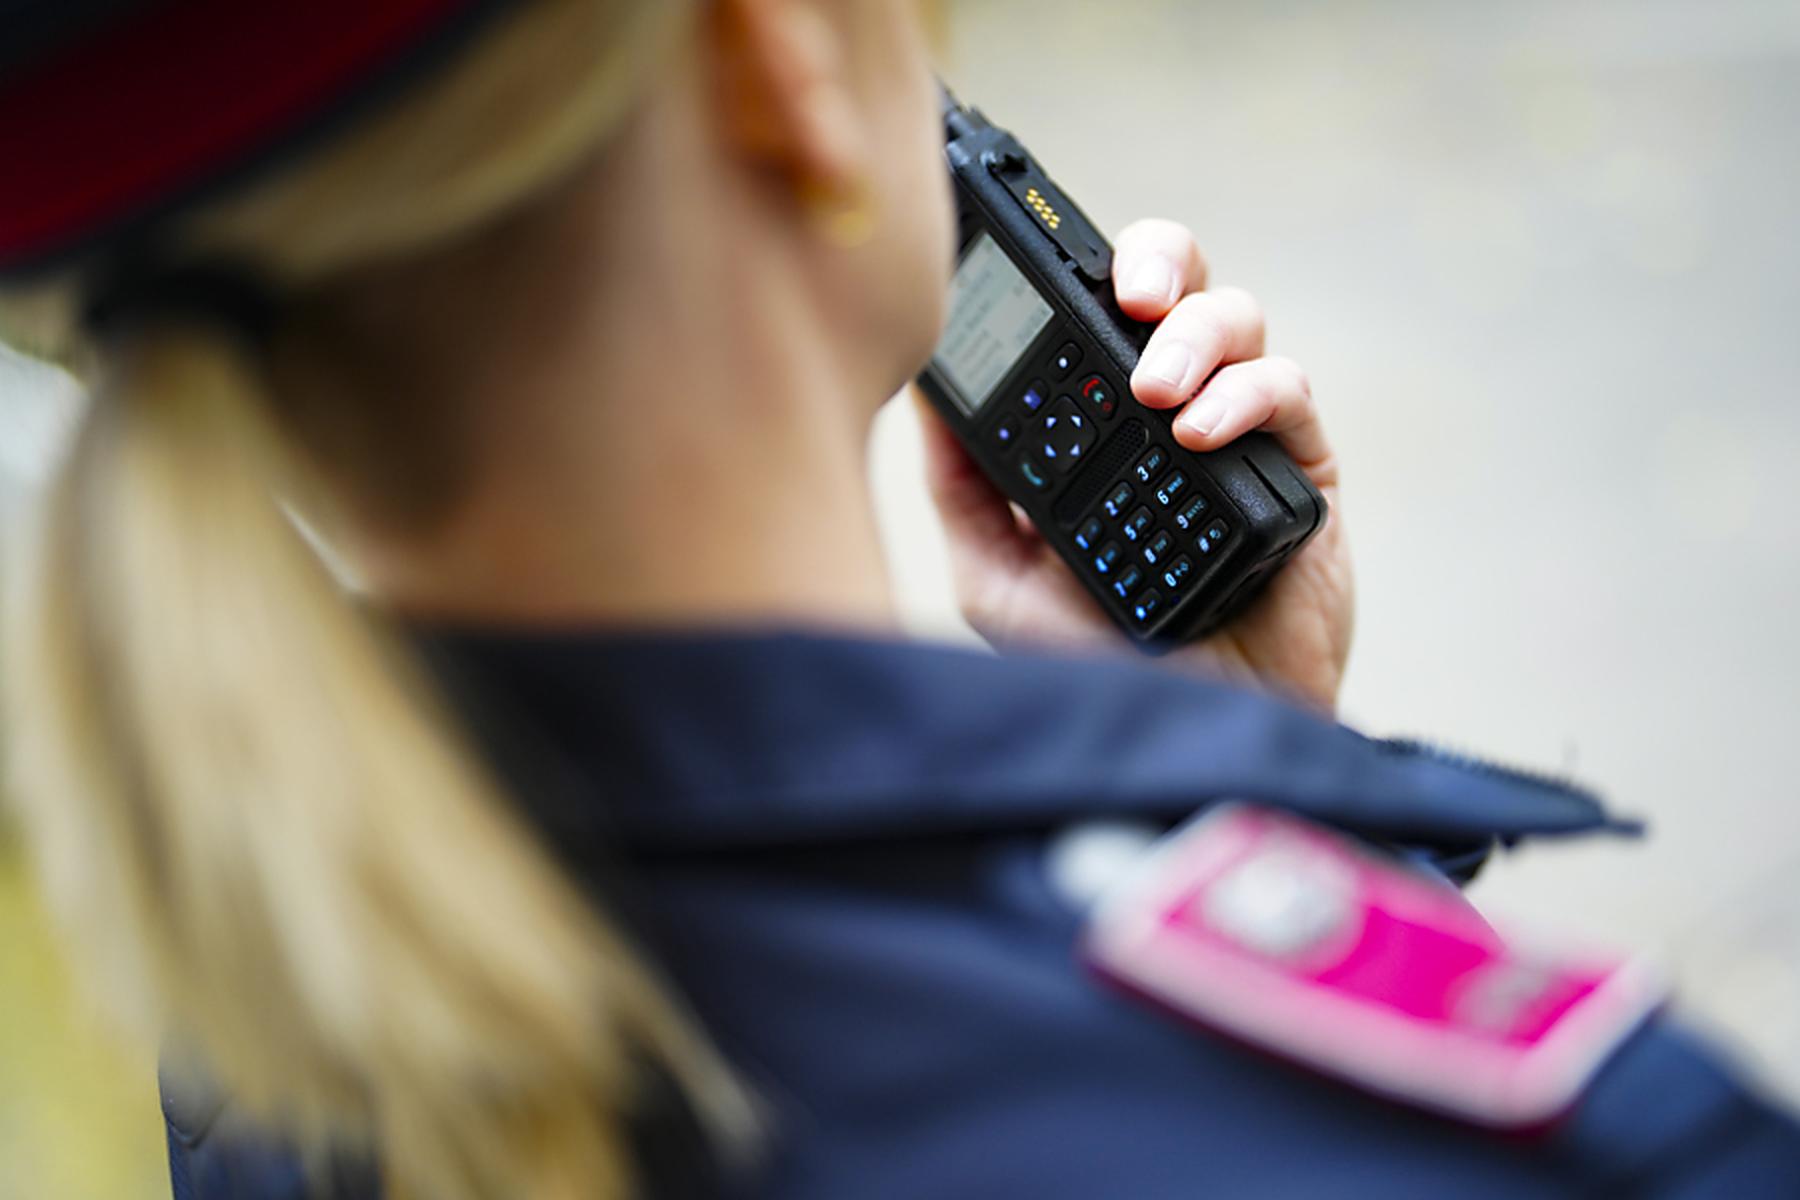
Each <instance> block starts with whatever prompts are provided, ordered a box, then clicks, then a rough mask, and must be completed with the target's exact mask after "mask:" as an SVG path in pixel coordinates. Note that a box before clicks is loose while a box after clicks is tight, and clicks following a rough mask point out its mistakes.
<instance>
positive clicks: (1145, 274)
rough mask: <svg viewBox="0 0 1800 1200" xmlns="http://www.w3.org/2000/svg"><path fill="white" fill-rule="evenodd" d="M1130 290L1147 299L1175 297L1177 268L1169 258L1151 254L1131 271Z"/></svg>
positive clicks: (1163, 299)
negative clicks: (1171, 263)
mask: <svg viewBox="0 0 1800 1200" xmlns="http://www.w3.org/2000/svg"><path fill="white" fill-rule="evenodd" d="M1130 291H1131V292H1132V294H1133V295H1137V296H1142V297H1144V298H1145V299H1146V300H1161V301H1163V302H1164V303H1167V302H1169V301H1171V300H1173V299H1175V268H1174V267H1173V266H1171V265H1170V263H1169V260H1168V259H1166V258H1161V257H1158V256H1156V255H1151V256H1150V257H1149V258H1146V259H1145V260H1144V261H1143V262H1141V263H1139V264H1138V266H1137V270H1135V271H1133V272H1132V273H1131V283H1130Z"/></svg>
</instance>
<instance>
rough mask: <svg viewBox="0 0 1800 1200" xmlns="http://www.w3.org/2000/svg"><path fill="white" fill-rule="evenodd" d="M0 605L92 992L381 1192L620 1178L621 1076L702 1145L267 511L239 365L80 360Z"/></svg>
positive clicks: (259, 409)
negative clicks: (380, 1175)
mask: <svg viewBox="0 0 1800 1200" xmlns="http://www.w3.org/2000/svg"><path fill="white" fill-rule="evenodd" d="M108 362H109V367H108V371H107V374H106V375H105V376H104V377H102V378H101V379H100V380H99V381H98V387H97V389H96V394H95V395H94V396H93V398H92V402H91V403H90V404H89V406H88V410H87V412H86V414H85V417H84V419H83V423H82V425H81V427H80V429H79V431H78V433H77V436H76V439H75V442H74V445H73V447H72V449H71V452H70V455H69V457H68V459H67V461H66V462H65V463H64V465H63V469H62V471H61V473H60V475H59V477H58V478H57V480H56V482H55V485H54V487H53V489H52V492H51V494H50V496H49V497H48V498H47V503H46V508H45V512H44V514H43V517H44V519H43V523H42V528H41V530H40V536H39V538H38V541H37V543H36V545H35V546H34V548H33V550H34V554H33V566H32V567H31V569H30V570H29V571H28V572H27V573H26V576H25V578H23V579H22V580H21V581H19V582H21V583H22V585H23V586H22V587H21V589H20V591H19V594H18V595H17V597H16V600H17V603H16V604H14V605H12V606H11V610H10V611H9V614H8V616H9V620H8V626H7V629H6V645H5V653H4V656H3V657H4V661H5V662H6V663H7V670H8V674H9V676H10V680H9V683H10V685H11V686H10V695H9V697H8V701H9V703H8V706H7V708H6V711H5V724H6V732H7V734H8V738H7V741H8V743H9V752H10V757H11V758H12V759H13V764H12V765H13V766H14V767H15V769H16V771H17V779H16V781H15V782H16V783H17V787H16V788H15V789H14V790H15V791H16V793H17V795H18V797H19V798H20V800H21V802H22V807H23V812H22V816H23V817H24V819H25V823H26V827H27V831H28V832H29V833H30V834H31V836H32V838H33V841H34V843H35V845H36V847H37V849H38V852H39V857H40V865H41V869H42V872H43V875H44V880H45V884H46V886H47V888H48V889H49V891H50V894H51V897H52V900H53V902H54V903H55V904H56V905H57V907H58V908H59V910H60V912H61V914H62V916H63V918H64V920H65V922H66V923H67V924H68V925H69V926H70V927H71V930H72V932H73V934H74V935H75V937H74V942H75V944H76V946H77V947H78V948H79V949H80V950H82V951H85V952H86V953H87V955H88V959H89V963H88V965H89V966H90V968H92V969H93V970H94V971H95V972H97V979H98V981H99V983H100V985H101V987H102V989H103V990H104V994H105V995H108V996H110V997H114V998H121V997H122V998H126V999H127V1000H128V1001H140V1000H141V1001H143V1002H142V1003H133V1004H131V1005H130V1007H131V1008H133V1009H135V1011H136V1013H138V1014H142V1015H147V1016H149V1017H150V1018H151V1019H152V1020H153V1021H155V1022H156V1028H158V1029H161V1028H172V1029H174V1030H175V1031H177V1033H178V1034H179V1035H180V1036H181V1037H182V1038H183V1040H184V1041H185V1042H186V1044H188V1045H189V1046H191V1047H192V1049H193V1050H194V1052H195V1053H196V1054H197V1055H198V1056H199V1058H200V1059H201V1060H202V1062H203V1063H204V1065H205V1066H206V1068H207V1069H208V1070H209V1071H210V1072H211V1073H213V1074H214V1075H215V1076H216V1077H217V1078H218V1079H219V1081H220V1082H221V1083H222V1084H223V1085H224V1086H225V1087H226V1088H227V1089H228V1090H229V1091H230V1092H231V1093H232V1095H233V1096H234V1099H235V1100H236V1101H237V1102H238V1103H240V1104H241V1105H243V1106H244V1107H245V1108H246V1109H247V1111H248V1112H250V1113H251V1114H253V1115H254V1116H256V1117H258V1118H260V1119H263V1120H265V1121H268V1122H271V1123H272V1124H273V1125H274V1127H276V1128H278V1129H280V1130H282V1131H284V1132H288V1133H291V1134H292V1135H293V1136H294V1137H295V1138H296V1140H297V1141H298V1143H299V1144H300V1145H301V1146H303V1147H307V1148H315V1149H316V1148H319V1147H323V1146H324V1145H326V1144H327V1143H328V1142H329V1143H331V1144H332V1145H334V1146H338V1147H343V1146H345V1145H346V1144H348V1145H351V1146H352V1147H354V1145H355V1143H356V1142H358V1141H362V1140H364V1139H367V1140H369V1141H372V1142H373V1143H374V1144H375V1147H378V1149H379V1152H380V1155H381V1158H382V1161H383V1164H384V1168H385V1170H386V1172H387V1175H388V1185H389V1189H390V1192H391V1193H392V1194H394V1195H428V1196H431V1197H434V1198H440V1197H441V1198H442V1200H474V1198H476V1197H501V1196H507V1197H514V1196H516V1197H526V1198H529V1200H563V1198H567V1200H575V1198H577V1197H581V1198H582V1200H589V1198H592V1197H610V1196H619V1195H623V1194H625V1193H626V1192H627V1191H628V1190H629V1188H630V1186H631V1180H630V1174H631V1172H630V1165H629V1160H628V1154H627V1143H626V1129H625V1126H626V1123H627V1121H628V1119H629V1114H630V1110H631V1105H632V1085H633V1080H634V1072H633V1071H632V1069H631V1067H630V1064H631V1063H633V1062H634V1061H636V1062H642V1061H649V1062H652V1063H655V1064H658V1065H659V1066H660V1067H661V1068H662V1069H664V1070H667V1071H668V1072H670V1073H671V1074H672V1075H673V1077H674V1078H675V1079H676V1080H677V1081H678V1082H679V1083H680V1084H681V1085H683V1088H684V1090H685V1092H686V1093H687V1094H688V1095H689V1096H690V1097H691V1098H692V1099H694V1100H695V1101H696V1102H697V1103H698V1105H699V1107H700V1110H701V1114H702V1117H703V1119H706V1120H707V1121H708V1122H709V1123H710V1124H711V1125H712V1126H713V1127H714V1128H715V1129H722V1130H726V1131H727V1132H728V1133H737V1132H741V1131H742V1130H743V1129H744V1128H745V1122H744V1120H743V1110H742V1108H741V1106H740V1101H739V1099H738V1093H737V1092H736V1091H735V1090H734V1089H733V1088H732V1086H731V1084H730V1082H729V1081H728V1079H727V1077H726V1075H725V1072H724V1071H723V1069H722V1067H720V1066H719V1065H718V1063H717V1061H716V1059H715V1058H714V1057H713V1055H712V1054H711V1052H710V1051H708V1050H707V1049H706V1048H705V1047H704V1044H703V1043H702V1041H701V1040H700V1039H699V1038H698V1037H697V1036H696V1035H695V1034H694V1032H693V1031H692V1029H691V1027H690V1026H689V1024H688V1023H687V1022H686V1021H685V1020H684V1019H683V1018H682V1017H681V1016H680V1015H678V1013H677V1012H676V1011H675V1009H674V1007H673V1006H672V1004H671V1003H670V1001H669V1000H668V999H667V998H666V996H665V994H664V993H663V991H662V990H661V989H660V988H659V987H658V985H657V983H656V981H655V980H654V979H653V978H652V977H651V975H650V973H649V972H648V971H647V969H646V968H645V966H644V965H643V964H642V963H641V962H640V961H639V960H638V959H637V958H636V956H635V955H634V954H633V953H632V952H631V950H630V948H629V947H628V946H627V945H626V944H625V942H624V940H623V939H622V938H621V936H620V934H619V932H618V931H617V930H616V929H615V928H614V927H613V926H612V925H611V924H610V923H609V922H608V921H607V920H606V919H605V918H604V916H603V915H601V914H600V913H598V912H597V911H596V910H595V909H593V908H592V907H591V906H590V905H589V904H587V903H586V901H585V900H584V899H583V898H582V896H581V895H580V894H579V893H578V891H577V890H576V888H575V887H574V885H573V884H572V883H571V882H570V881H569V880H567V879H566V878H565V877H564V876H563V875H562V874H561V873H560V872H559V871H558V870H557V869H555V867H554V866H553V864H552V862H551V860H550V858H549V856H548V855H547V854H546V853H545V851H544V850H543V848H542V847H541V846H539V845H538V844H537V843H535V842H534V841H533V839H532V838H531V837H530V836H529V835H528V834H527V832H526V831H525V830H524V828H523V827H522V826H521V824H520V822H519V821H518V819H517V818H516V817H515V816H514V815H513V814H512V813H511V812H510V811H509V810H508V809H507V807H506V806H505V805H504V804H503V803H502V802H501V797H500V794H499V791H498V789H497V787H496V786H495V784H494V782H493V781H492V780H491V779H490V778H489V776H488V775H487V774H486V772H485V771H484V770H483V768H482V767H481V766H480V765H479V764H478V762H477V761H476V760H475V759H474V757H473V756H472V755H471V754H470V753H469V752H468V751H467V749H466V748H465V747H464V746H463V745H462V744H461V743H460V742H459V740H458V739H457V738H456V737H455V736H454V735H453V732H452V724H451V722H450V720H449V719H448V717H447V715H446V713H445V712H444V711H443V709H442V707H441V705H440V703H439V701H438V700H437V698H436V697H435V696H434V695H433V693H432V691H431V689H430V688H429V687H428V686H426V683H425V681H424V679H423V678H422V673H421V671H420V670H419V668H418V667H417V666H416V665H415V664H414V663H413V662H412V661H411V659H410V657H409V656H408V655H407V653H406V652H405V650H404V647H403V645H402V644H401V642H400V640H399V639H398V638H396V637H395V636H394V635H393V634H391V633H390V632H389V631H387V630H386V629H384V628H383V627H382V625H381V624H380V623H379V622H378V621H376V620H373V619H371V618H370V617H369V616H368V615H366V614H364V613H362V612H360V611H359V610H358V609H357V608H356V606H355V605H353V604H352V603H351V602H350V600H349V598H348V597H346V595H345V594H344V593H343V590H342V589H341V587H340V586H339V585H338V583H337V582H336V581H335V580H334V579H333V578H332V576H331V574H330V573H329V572H328V571H327V570H326V569H325V568H324V566H323V565H322V564H321V562H320V561H319V558H318V556H317V555H316V554H315V553H314V552H313V551H312V549H311V548H310V547H309V546H308V545H307V544H306V542H305V541H304V540H303V539H302V538H301V537H300V536H299V535H298V533H297V532H296V530H295V528H294V526H293V523H292V522H291V521H290V520H289V519H288V518H287V516H286V515H285V514H284V512H283V511H282V508H281V507H280V503H279V501H278V499H277V497H278V496H280V497H283V498H287V499H291V500H298V501H300V502H302V507H304V502H305V501H306V500H307V498H308V492H307V485H306V481H305V479H304V478H303V477H302V475H301V473H300V471H299V470H298V464H297V462H296V461H295V456H293V455H291V454H290V453H288V451H287V447H286V446H285V444H284V441H283V438H282V436H281V430H280V429H279V428H278V427H277V425H276V422H275V419H274V417H273V415H272V410H271V405H270V404H269V403H268V402H267V397H265V396H264V395H262V394H261V393H262V383H261V377H260V373H259V371H258V370H257V369H256V365H255V363H254V362H253V361H252V360H251V358H250V356H249V353H248V352H247V351H245V350H242V349H240V348H239V347H238V346H236V345H235V344H234V343H233V342H232V341H230V340H229V339H227V338H225V337H223V336H222V335H219V334H214V333H209V332H208V331H207V330H205V329H203V328H198V327H196V328H186V327H180V326H170V327H167V328H153V329H147V330H145V331H143V332H142V333H140V334H139V335H138V336H136V337H134V338H131V339H128V340H127V341H126V342H124V344H122V345H120V346H119V347H117V348H116V353H114V354H112V355H110V356H109V359H108Z"/></svg>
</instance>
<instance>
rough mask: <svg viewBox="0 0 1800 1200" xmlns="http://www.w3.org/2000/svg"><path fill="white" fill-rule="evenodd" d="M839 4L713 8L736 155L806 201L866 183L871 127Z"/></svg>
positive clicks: (723, 111) (729, 3)
mask: <svg viewBox="0 0 1800 1200" xmlns="http://www.w3.org/2000/svg"><path fill="white" fill-rule="evenodd" d="M857 9H858V5H856V4H845V3H842V0H837V2H833V0H714V3H713V4H712V5H711V7H710V10H709V15H708V24H709V30H708V32H709V41H710V43H711V48H712V51H713V55H712V57H713V60H714V63H715V67H714V75H715V81H716V87H715V103H716V104H717V105H718V116H719V119H720V121H719V123H720V127H721V129H723V131H724V133H725V137H726V140H727V145H728V147H729V149H730V150H731V151H732V152H734V153H736V154H738V155H740V156H741V157H742V158H743V159H744V160H745V161H746V162H748V163H749V164H750V165H751V166H752V167H754V168H756V169H758V170H762V171H766V172H768V173H770V174H773V175H779V176H781V177H783V178H784V179H785V180H786V181H787V182H788V183H789V184H790V185H792V186H793V187H794V188H795V189H796V193H797V194H798V195H801V196H806V195H809V194H810V195H815V196H816V195H819V194H832V193H848V192H851V191H854V190H855V189H856V188H857V187H859V186H861V184H862V181H863V180H864V178H865V177H866V175H867V163H868V155H869V150H868V122H867V120H866V118H865V117H864V115H863V113H862V111H861V110H860V108H859V107H858V104H857V95H856V91H855V89H854V88H853V87H852V86H851V80H850V78H849V63H850V51H849V46H848V38H849V30H848V29H847V27H846V26H847V24H848V23H849V22H851V21H853V20H855V19H856V17H857V12H856V10H857Z"/></svg>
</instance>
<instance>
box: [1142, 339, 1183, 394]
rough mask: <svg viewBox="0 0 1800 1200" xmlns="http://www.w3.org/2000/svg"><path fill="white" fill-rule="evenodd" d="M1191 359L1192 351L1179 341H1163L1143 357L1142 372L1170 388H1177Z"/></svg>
mask: <svg viewBox="0 0 1800 1200" xmlns="http://www.w3.org/2000/svg"><path fill="white" fill-rule="evenodd" d="M1193 361H1194V355H1193V352H1192V351H1190V350H1189V349H1188V348H1187V347H1186V346H1184V345H1182V344H1181V343H1180V342H1164V343H1163V344H1162V345H1160V346H1158V347H1157V348H1156V349H1154V350H1152V351H1151V352H1150V355H1149V357H1147V358H1146V359H1144V373H1145V374H1147V375H1149V376H1150V378H1152V379H1155V380H1157V381H1159V382H1161V383H1166V384H1168V385H1169V386H1170V387H1172V388H1179V387H1180V386H1181V381H1182V380H1184V379H1186V378H1187V373H1188V367H1189V366H1190V365H1191V364H1192V363H1193Z"/></svg>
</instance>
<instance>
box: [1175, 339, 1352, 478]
mask: <svg viewBox="0 0 1800 1200" xmlns="http://www.w3.org/2000/svg"><path fill="white" fill-rule="evenodd" d="M1253 429H1260V430H1262V431H1263V432H1265V433H1272V434H1274V435H1275V436H1276V438H1277V439H1278V440H1280V442H1281V444H1282V446H1283V447H1284V448H1285V449H1286V450H1287V452H1288V453H1289V454H1290V455H1291V456H1292V457H1293V459H1294V461H1295V462H1296V463H1297V464H1299V466H1300V468H1301V469H1302V470H1304V471H1305V472H1306V473H1307V474H1308V475H1309V476H1311V477H1312V478H1313V482H1314V483H1316V484H1319V485H1320V486H1326V485H1327V484H1328V483H1335V482H1336V479H1335V466H1334V465H1333V464H1334V457H1333V454H1332V449H1331V442H1330V440H1329V439H1328V438H1326V436H1325V426H1324V423H1323V422H1322V421H1320V419H1319V407H1318V405H1317V404H1316V403H1315V402H1314V401H1313V394H1312V383H1311V381H1310V380H1308V379H1307V377H1306V371H1305V370H1304V369H1303V368H1302V367H1301V366H1300V364H1299V363H1296V362H1294V361H1293V360H1292V359H1287V358H1258V359H1253V360H1251V361H1250V362H1241V363H1233V364H1231V365H1230V366H1226V367H1221V368H1220V369H1219V371H1218V373H1217V374H1216V375H1214V376H1213V377H1212V378H1211V379H1209V380H1208V381H1207V383H1206V386H1205V387H1203V388H1201V389H1200V394H1199V395H1198V396H1196V397H1195V398H1194V401H1193V403H1191V404H1189V405H1188V406H1187V407H1186V408H1185V409H1183V410H1182V413H1181V415H1180V416H1179V417H1177V418H1175V440H1176V441H1178V442H1180V443H1181V444H1182V445H1183V446H1186V447H1187V448H1188V449H1190V450H1217V449H1218V448H1219V447H1221V446H1224V445H1226V444H1227V443H1229V442H1231V441H1232V440H1233V439H1235V438H1239V437H1242V436H1243V435H1244V434H1246V433H1249V432H1250V431H1251V430H1253ZM1321 477H1323V478H1321Z"/></svg>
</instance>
